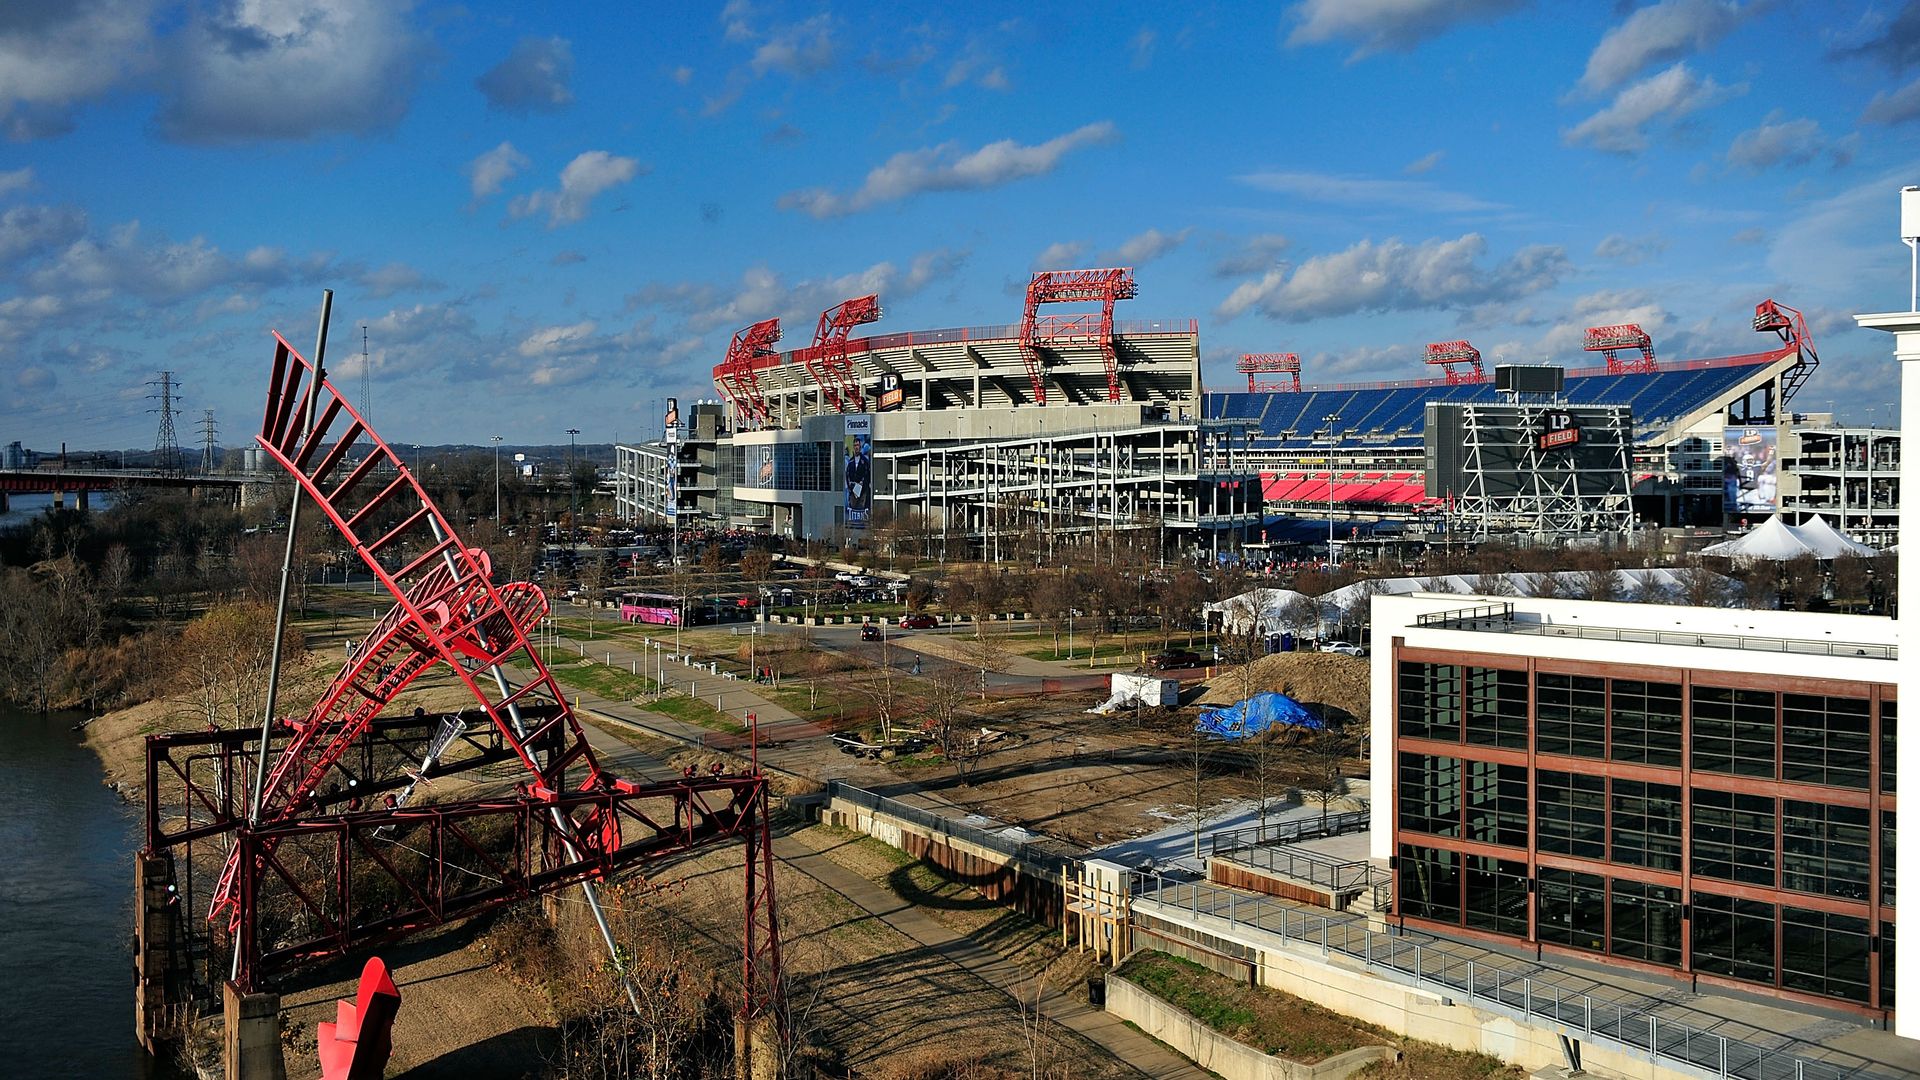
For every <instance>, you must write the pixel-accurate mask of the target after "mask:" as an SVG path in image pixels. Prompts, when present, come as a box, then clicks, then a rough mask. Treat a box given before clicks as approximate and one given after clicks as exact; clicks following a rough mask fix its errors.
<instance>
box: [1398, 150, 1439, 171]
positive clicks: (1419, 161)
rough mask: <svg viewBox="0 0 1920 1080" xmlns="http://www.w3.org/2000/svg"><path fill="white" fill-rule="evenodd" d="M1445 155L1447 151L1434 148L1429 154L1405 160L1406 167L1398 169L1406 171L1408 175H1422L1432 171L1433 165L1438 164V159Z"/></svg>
mask: <svg viewBox="0 0 1920 1080" xmlns="http://www.w3.org/2000/svg"><path fill="white" fill-rule="evenodd" d="M1446 156H1447V152H1446V151H1445V150H1435V151H1434V152H1433V153H1431V154H1427V155H1425V156H1423V157H1418V158H1415V159H1413V160H1412V161H1409V162H1407V167H1406V168H1404V169H1402V170H1400V171H1401V172H1404V173H1406V174H1407V175H1408V176H1424V175H1426V174H1427V173H1430V172H1432V171H1433V170H1434V167H1435V166H1437V165H1439V164H1440V160H1441V159H1442V158H1444V157H1446Z"/></svg>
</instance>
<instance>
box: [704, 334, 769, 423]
mask: <svg viewBox="0 0 1920 1080" xmlns="http://www.w3.org/2000/svg"><path fill="white" fill-rule="evenodd" d="M779 340H780V320H779V319H762V320H761V321H759V322H757V323H754V324H753V325H752V326H749V327H746V328H744V329H742V330H741V331H739V332H738V333H736V334H734V335H733V340H732V341H731V342H730V343H728V345H727V358H726V359H725V360H722V361H720V364H719V366H718V367H715V368H714V369H713V381H714V382H715V383H717V384H718V385H719V387H720V390H721V392H722V393H724V394H726V395H727V400H728V401H730V402H732V403H733V412H734V415H735V416H737V417H739V418H740V420H741V421H743V422H744V423H745V424H746V425H747V426H749V427H756V428H757V427H763V426H765V425H766V422H767V399H766V396H765V395H763V394H762V393H761V392H760V369H761V368H762V367H765V366H766V358H767V357H769V356H773V355H775V353H774V349H773V343H774V342H776V341H779Z"/></svg>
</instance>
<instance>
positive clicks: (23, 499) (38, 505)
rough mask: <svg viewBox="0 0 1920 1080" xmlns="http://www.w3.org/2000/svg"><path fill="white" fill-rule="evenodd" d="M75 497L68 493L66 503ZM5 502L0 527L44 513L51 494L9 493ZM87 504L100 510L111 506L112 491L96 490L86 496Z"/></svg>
mask: <svg viewBox="0 0 1920 1080" xmlns="http://www.w3.org/2000/svg"><path fill="white" fill-rule="evenodd" d="M76 498H77V496H74V495H68V496H67V501H66V505H68V506H73V505H74V500H75V499H76ZM7 504H8V507H7V509H6V510H4V511H0V529H5V528H9V527H11V526H14V525H25V524H27V523H28V522H30V521H32V520H33V519H35V518H37V517H39V516H40V515H41V514H44V513H46V511H47V508H48V507H50V506H52V505H53V496H52V495H10V496H8V497H7ZM87 505H88V506H90V507H91V508H93V509H95V510H102V509H105V508H106V507H109V506H112V505H113V492H111V491H96V492H94V493H93V494H92V495H90V496H88V497H87Z"/></svg>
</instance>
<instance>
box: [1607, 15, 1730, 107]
mask: <svg viewBox="0 0 1920 1080" xmlns="http://www.w3.org/2000/svg"><path fill="white" fill-rule="evenodd" d="M1755 6H1756V5H1753V4H1748V5H1747V6H1746V7H1744V8H1743V7H1741V6H1740V5H1739V4H1737V3H1732V2H1729V0H1662V2H1661V3H1657V4H1650V5H1648V6H1646V7H1643V8H1641V9H1640V10H1638V11H1636V12H1634V13H1633V14H1632V15H1630V16H1628V17H1627V21H1626V22H1623V23H1621V24H1620V25H1619V26H1616V27H1614V28H1613V29H1611V30H1609V31H1607V33H1606V36H1605V37H1602V38H1601V39H1600V44H1598V45H1596V46H1594V49H1593V54H1592V55H1591V56H1589V57H1587V70H1586V72H1585V73H1584V74H1583V75H1581V76H1580V87H1581V89H1583V90H1585V91H1587V92H1588V93H1593V94H1598V93H1604V92H1606V91H1608V90H1612V89H1613V88H1614V87H1616V86H1619V85H1620V84H1621V83H1624V82H1626V81H1627V80H1629V79H1631V78H1633V77H1634V76H1636V75H1638V74H1640V73H1641V72H1643V71H1645V70H1646V69H1648V68H1650V67H1654V66H1655V65H1658V64H1664V63H1666V62H1668V61H1670V60H1678V59H1680V58H1682V57H1684V56H1687V55H1689V54H1690V53H1693V52H1697V51H1699V50H1702V49H1705V48H1707V47H1708V46H1710V45H1712V44H1713V43H1714V42H1716V41H1719V40H1720V39H1721V38H1723V37H1725V36H1726V35H1727V34H1728V33H1730V32H1731V31H1732V30H1733V29H1734V27H1736V26H1739V25H1740V22H1741V20H1743V19H1745V18H1746V17H1747V16H1749V15H1751V14H1753V11H1754V8H1755Z"/></svg>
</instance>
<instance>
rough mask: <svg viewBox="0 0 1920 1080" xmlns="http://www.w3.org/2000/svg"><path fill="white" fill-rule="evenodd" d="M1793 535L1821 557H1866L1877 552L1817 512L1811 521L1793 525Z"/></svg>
mask: <svg viewBox="0 0 1920 1080" xmlns="http://www.w3.org/2000/svg"><path fill="white" fill-rule="evenodd" d="M1793 535H1795V536H1797V537H1799V538H1800V542H1801V543H1803V544H1805V545H1807V546H1808V547H1810V548H1812V549H1813V553H1814V554H1815V555H1818V556H1819V557H1821V558H1823V559H1832V558H1836V557H1838V556H1841V555H1858V556H1860V557H1862V558H1868V557H1871V556H1874V555H1877V554H1879V552H1877V551H1875V550H1874V549H1872V548H1870V547H1868V546H1867V545H1865V544H1862V543H1860V542H1859V541H1857V540H1855V539H1853V538H1852V537H1850V536H1848V535H1847V534H1845V533H1843V532H1841V531H1840V530H1838V529H1836V528H1834V527H1833V526H1831V525H1829V524H1827V519H1826V518H1823V517H1821V516H1820V515H1818V514H1815V515H1814V516H1813V520H1812V521H1808V522H1805V523H1803V524H1801V525H1798V526H1795V527H1794V530H1793Z"/></svg>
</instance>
